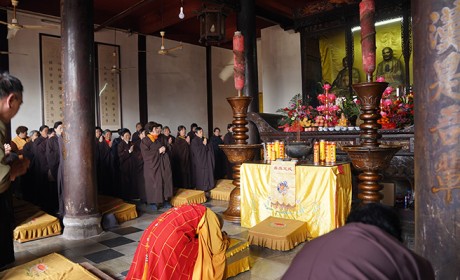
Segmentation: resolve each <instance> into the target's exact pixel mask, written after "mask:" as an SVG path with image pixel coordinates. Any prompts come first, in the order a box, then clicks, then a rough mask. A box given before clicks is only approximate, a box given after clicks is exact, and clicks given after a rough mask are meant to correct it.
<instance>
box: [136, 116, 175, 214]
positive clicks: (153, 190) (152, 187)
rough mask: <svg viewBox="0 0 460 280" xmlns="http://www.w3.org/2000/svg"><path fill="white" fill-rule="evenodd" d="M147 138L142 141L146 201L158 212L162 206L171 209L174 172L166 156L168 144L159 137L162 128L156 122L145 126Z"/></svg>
mask: <svg viewBox="0 0 460 280" xmlns="http://www.w3.org/2000/svg"><path fill="white" fill-rule="evenodd" d="M145 131H146V133H148V134H147V137H145V138H144V139H142V141H141V145H140V146H141V152H142V158H143V159H144V180H145V194H146V197H145V198H141V199H143V200H145V201H146V202H147V203H149V204H151V206H152V209H153V210H157V209H158V207H159V206H160V204H163V207H164V208H169V207H171V205H170V204H169V200H170V199H171V197H172V196H173V184H172V172H171V163H170V161H169V156H168V155H167V154H166V143H164V142H162V141H161V139H160V138H159V137H158V136H159V135H160V126H159V124H157V123H155V122H149V123H147V124H146V125H145Z"/></svg>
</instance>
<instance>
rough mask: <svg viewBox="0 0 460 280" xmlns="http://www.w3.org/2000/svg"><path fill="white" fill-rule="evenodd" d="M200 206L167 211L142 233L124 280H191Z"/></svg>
mask: <svg viewBox="0 0 460 280" xmlns="http://www.w3.org/2000/svg"><path fill="white" fill-rule="evenodd" d="M205 212H206V207H205V206H203V205H200V204H194V205H184V206H181V207H178V208H176V207H175V208H171V209H170V210H168V211H167V212H165V213H164V214H162V215H160V216H159V217H158V218H157V219H156V220H155V221H154V222H152V224H150V226H149V227H148V228H147V229H146V230H145V231H144V234H143V235H142V237H141V240H140V242H139V245H138V246H137V249H136V253H135V254H134V258H133V261H132V263H131V268H130V269H129V272H128V275H127V276H126V279H127V280H128V279H142V276H143V275H144V273H145V276H146V278H145V279H155V280H156V279H164V280H170V279H174V280H176V279H177V280H180V279H192V275H193V269H194V265H195V262H196V259H197V256H198V247H199V244H198V238H197V234H196V231H197V227H198V223H199V222H200V220H201V218H202V217H203V215H204V214H205Z"/></svg>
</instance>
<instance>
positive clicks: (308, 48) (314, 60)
mask: <svg viewBox="0 0 460 280" xmlns="http://www.w3.org/2000/svg"><path fill="white" fill-rule="evenodd" d="M300 59H301V68H302V69H301V70H302V99H303V100H307V99H308V98H309V99H310V105H312V106H317V105H319V103H318V99H317V96H318V93H322V92H323V89H322V88H321V86H320V85H318V82H319V81H322V80H323V78H322V77H323V75H322V74H321V73H322V72H321V71H322V70H321V53H320V51H319V39H318V37H317V36H311V35H310V34H308V33H307V32H306V31H305V30H302V31H300Z"/></svg>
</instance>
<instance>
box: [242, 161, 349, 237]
mask: <svg viewBox="0 0 460 280" xmlns="http://www.w3.org/2000/svg"><path fill="white" fill-rule="evenodd" d="M295 171H296V173H295V178H296V184H295V185H296V187H295V188H296V190H295V192H296V194H295V201H296V204H295V206H293V207H291V208H289V207H282V206H280V205H278V204H274V203H272V201H271V193H272V187H271V186H270V164H261V163H244V164H242V165H241V178H240V187H241V226H242V227H246V228H251V227H253V226H255V225H257V224H258V223H260V222H262V221H263V220H265V219H266V218H268V217H270V216H273V217H280V218H285V219H292V220H300V221H305V222H307V225H308V231H309V234H310V238H315V237H318V236H320V235H323V234H326V233H328V232H329V231H331V230H333V229H335V228H338V227H340V226H342V225H344V224H345V220H346V218H347V216H348V214H349V212H350V208H351V195H352V184H351V170H350V164H349V163H342V164H337V165H334V166H316V165H297V166H296V170H295Z"/></svg>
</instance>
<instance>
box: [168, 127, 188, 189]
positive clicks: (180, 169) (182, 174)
mask: <svg viewBox="0 0 460 280" xmlns="http://www.w3.org/2000/svg"><path fill="white" fill-rule="evenodd" d="M177 130H178V135H177V138H176V141H175V142H174V144H173V146H172V154H171V165H172V171H173V184H174V188H175V189H178V188H186V189H190V188H191V187H192V186H191V180H190V176H191V175H190V144H189V141H188V140H187V139H188V137H186V136H185V126H183V125H180V126H179V127H178V128H177Z"/></svg>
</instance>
